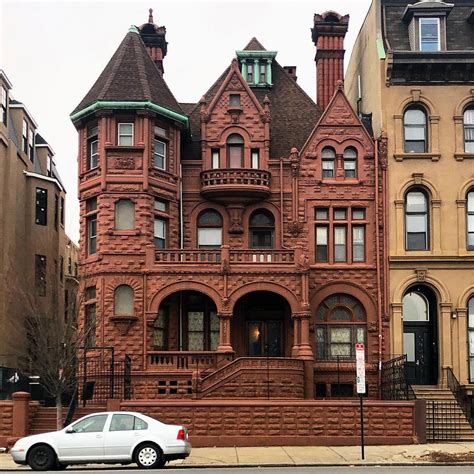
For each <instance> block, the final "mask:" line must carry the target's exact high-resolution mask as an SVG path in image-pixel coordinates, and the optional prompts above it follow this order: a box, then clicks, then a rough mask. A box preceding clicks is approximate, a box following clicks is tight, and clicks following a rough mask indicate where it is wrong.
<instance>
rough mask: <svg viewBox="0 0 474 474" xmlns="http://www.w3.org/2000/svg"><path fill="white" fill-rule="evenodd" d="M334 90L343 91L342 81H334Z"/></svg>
mask: <svg viewBox="0 0 474 474" xmlns="http://www.w3.org/2000/svg"><path fill="white" fill-rule="evenodd" d="M336 89H337V90H338V91H343V90H344V81H342V80H341V79H339V80H337V81H336Z"/></svg>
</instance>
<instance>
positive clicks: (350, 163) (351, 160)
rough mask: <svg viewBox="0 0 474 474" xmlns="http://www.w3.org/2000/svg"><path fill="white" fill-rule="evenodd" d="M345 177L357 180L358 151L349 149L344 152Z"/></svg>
mask: <svg viewBox="0 0 474 474" xmlns="http://www.w3.org/2000/svg"><path fill="white" fill-rule="evenodd" d="M343 158H344V177H346V178H355V177H356V176H357V166H356V165H357V151H356V150H355V148H352V147H349V148H346V149H345V150H344V156H343Z"/></svg>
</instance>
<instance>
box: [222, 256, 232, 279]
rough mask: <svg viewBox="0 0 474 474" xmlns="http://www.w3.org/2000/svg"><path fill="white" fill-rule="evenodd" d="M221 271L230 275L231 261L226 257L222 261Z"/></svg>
mask: <svg viewBox="0 0 474 474" xmlns="http://www.w3.org/2000/svg"><path fill="white" fill-rule="evenodd" d="M221 273H222V274H223V275H229V274H230V262H229V260H228V259H227V258H224V259H223V260H222V263H221Z"/></svg>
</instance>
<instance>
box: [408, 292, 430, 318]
mask: <svg viewBox="0 0 474 474" xmlns="http://www.w3.org/2000/svg"><path fill="white" fill-rule="evenodd" d="M429 319H430V312H429V305H428V300H427V299H426V297H425V296H424V295H423V294H421V293H418V292H417V291H410V292H409V293H407V294H406V295H405V296H404V297H403V321H418V322H420V321H429Z"/></svg>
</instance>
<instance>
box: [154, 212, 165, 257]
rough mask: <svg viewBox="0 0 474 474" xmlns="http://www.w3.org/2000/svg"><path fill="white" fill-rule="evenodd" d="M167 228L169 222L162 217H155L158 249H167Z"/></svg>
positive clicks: (156, 245)
mask: <svg viewBox="0 0 474 474" xmlns="http://www.w3.org/2000/svg"><path fill="white" fill-rule="evenodd" d="M166 227H167V221H166V220H165V219H162V218H161V217H155V229H154V235H155V247H156V248H157V249H165V248H166Z"/></svg>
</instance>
